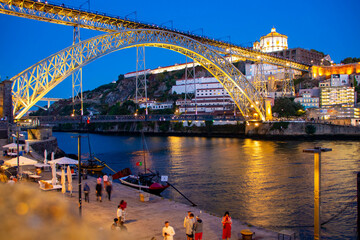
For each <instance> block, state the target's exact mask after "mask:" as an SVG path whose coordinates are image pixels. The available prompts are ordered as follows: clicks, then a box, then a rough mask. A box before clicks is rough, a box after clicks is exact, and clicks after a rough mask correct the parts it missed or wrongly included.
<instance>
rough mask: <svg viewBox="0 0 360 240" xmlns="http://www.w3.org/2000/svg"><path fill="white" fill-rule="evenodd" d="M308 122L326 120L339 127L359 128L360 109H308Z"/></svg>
mask: <svg viewBox="0 0 360 240" xmlns="http://www.w3.org/2000/svg"><path fill="white" fill-rule="evenodd" d="M307 116H308V119H309V120H326V121H328V122H332V123H334V124H339V125H354V126H359V122H360V108H356V107H329V108H313V109H308V113H307Z"/></svg>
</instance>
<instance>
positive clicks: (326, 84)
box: [319, 79, 331, 88]
mask: <svg viewBox="0 0 360 240" xmlns="http://www.w3.org/2000/svg"><path fill="white" fill-rule="evenodd" d="M319 87H320V88H323V87H331V81H330V79H325V80H323V81H321V82H319Z"/></svg>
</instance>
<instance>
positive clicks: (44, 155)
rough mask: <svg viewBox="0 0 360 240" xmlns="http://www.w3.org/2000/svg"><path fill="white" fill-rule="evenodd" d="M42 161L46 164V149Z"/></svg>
mask: <svg viewBox="0 0 360 240" xmlns="http://www.w3.org/2000/svg"><path fill="white" fill-rule="evenodd" d="M44 163H45V164H47V151H46V149H45V151H44Z"/></svg>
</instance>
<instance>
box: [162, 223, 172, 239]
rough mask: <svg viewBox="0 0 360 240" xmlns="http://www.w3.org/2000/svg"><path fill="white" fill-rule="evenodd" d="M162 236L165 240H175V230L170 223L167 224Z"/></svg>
mask: <svg viewBox="0 0 360 240" xmlns="http://www.w3.org/2000/svg"><path fill="white" fill-rule="evenodd" d="M162 235H163V237H164V240H173V239H174V238H173V236H174V235H175V231H174V228H173V227H171V226H170V224H169V222H168V221H166V222H165V227H163V229H162Z"/></svg>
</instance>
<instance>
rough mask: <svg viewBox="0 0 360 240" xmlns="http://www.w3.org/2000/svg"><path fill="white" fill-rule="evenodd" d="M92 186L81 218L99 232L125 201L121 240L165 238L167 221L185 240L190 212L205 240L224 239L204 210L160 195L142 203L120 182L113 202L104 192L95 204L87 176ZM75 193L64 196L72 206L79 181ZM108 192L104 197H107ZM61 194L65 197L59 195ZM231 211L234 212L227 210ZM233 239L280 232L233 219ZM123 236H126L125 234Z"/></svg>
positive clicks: (215, 219) (107, 226) (217, 219)
mask: <svg viewBox="0 0 360 240" xmlns="http://www.w3.org/2000/svg"><path fill="white" fill-rule="evenodd" d="M85 182H87V183H88V185H89V186H90V189H91V191H90V203H87V202H85V201H84V199H83V200H82V217H83V218H86V219H87V221H88V222H91V223H92V224H93V225H96V226H98V228H99V229H103V230H105V231H108V230H109V229H110V226H111V224H112V222H113V219H114V218H115V217H116V211H117V206H118V204H119V202H120V201H121V200H122V199H123V200H125V201H126V202H127V208H126V221H125V226H126V227H127V230H128V233H127V234H125V235H124V236H123V237H124V238H121V239H138V240H142V239H144V240H151V239H152V238H153V237H155V239H156V240H160V239H163V237H162V236H161V231H162V228H163V226H164V222H165V221H169V222H170V225H171V226H172V227H174V230H175V233H176V235H175V236H174V239H175V240H176V239H179V240H180V239H186V236H185V229H184V227H183V222H184V217H185V216H186V214H187V211H192V212H193V213H194V215H195V216H199V215H200V217H201V219H202V220H203V222H204V231H203V232H204V234H203V239H204V240H218V239H221V236H222V224H221V217H220V216H214V215H212V214H211V213H208V212H204V211H202V212H201V213H200V211H201V209H199V208H196V207H191V206H189V205H186V204H183V203H179V202H174V201H171V200H169V199H163V198H161V197H158V196H154V195H151V196H150V201H148V202H141V201H140V197H139V191H138V190H136V189H133V188H129V187H126V186H123V185H121V184H120V183H117V182H116V181H115V182H114V183H113V192H112V199H111V201H109V200H108V199H107V198H106V193H105V191H103V199H102V202H97V201H96V196H95V184H96V179H95V178H94V177H88V179H87V180H83V183H85ZM73 188H74V190H75V191H74V192H73V194H72V197H70V195H69V193H68V192H67V193H65V198H64V199H65V200H66V201H68V202H69V203H70V204H71V205H73V206H76V207H77V206H78V192H77V190H78V189H77V179H75V180H74V182H73ZM104 193H105V194H104ZM58 194H62V193H61V192H59V193H58ZM226 210H229V211H230V214H231V209H226ZM232 220H233V224H232V237H231V239H241V234H240V231H241V230H243V229H250V230H252V231H253V232H255V235H254V236H253V239H258V240H260V239H277V236H278V235H277V233H276V232H272V231H269V230H266V229H261V228H257V227H248V226H247V225H245V224H243V223H241V222H240V221H239V220H237V219H232ZM122 235H123V234H122Z"/></svg>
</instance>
